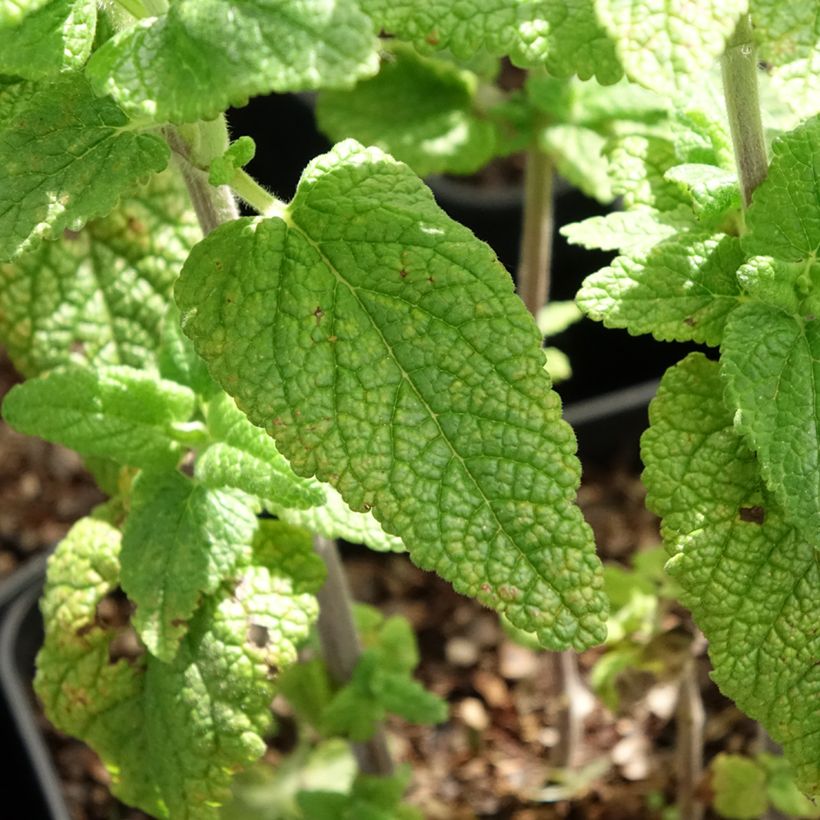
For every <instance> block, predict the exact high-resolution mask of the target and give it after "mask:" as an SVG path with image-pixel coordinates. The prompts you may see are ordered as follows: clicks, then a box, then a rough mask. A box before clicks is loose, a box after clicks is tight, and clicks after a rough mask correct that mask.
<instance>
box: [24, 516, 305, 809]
mask: <svg viewBox="0 0 820 820" xmlns="http://www.w3.org/2000/svg"><path fill="white" fill-rule="evenodd" d="M79 526H80V525H78V527H79ZM87 526H88V525H85V524H84V525H83V527H87ZM95 526H97V527H98V528H99V525H95ZM76 530H77V527H75V530H74V531H72V534H71V536H70V537H69V539H66V540H65V541H63V542H62V544H61V546H60V547H59V548H58V550H57V552H56V553H55V556H54V558H53V559H52V568H51V570H50V572H49V578H48V581H47V586H46V593H45V597H44V603H43V611H44V615H45V619H46V641H45V645H44V648H43V650H42V651H41V653H40V655H39V658H38V668H39V670H38V674H37V679H36V682H35V685H36V688H37V692H38V694H39V695H40V697H41V698H42V700H43V702H44V703H45V705H46V710H47V713H48V716H49V718H50V719H51V720H52V721H53V722H54V724H55V725H56V726H58V727H60V728H61V729H62V730H64V731H67V732H70V733H71V734H74V735H77V736H79V737H81V738H82V739H84V740H85V741H86V742H88V743H89V744H90V745H91V746H92V747H93V748H94V749H95V750H96V751H97V752H98V754H100V756H101V757H102V759H103V761H104V762H105V764H106V766H107V767H108V768H109V770H110V771H111V773H112V777H113V789H114V791H115V793H116V794H117V795H118V796H119V797H120V798H121V799H123V800H124V801H125V802H127V803H130V804H132V805H136V806H138V807H140V808H142V809H144V810H145V811H147V812H150V813H151V814H153V815H155V816H157V817H171V818H177V817H180V818H188V819H189V820H200V818H202V820H205V819H206V818H207V820H216V818H218V817H219V809H218V804H219V803H220V802H221V801H223V800H224V799H226V798H227V797H228V795H229V793H230V781H231V777H232V773H233V772H235V771H237V770H238V769H240V768H242V767H243V766H245V765H247V764H248V763H250V762H252V761H253V760H255V759H256V758H257V757H258V756H259V755H260V754H261V753H262V752H263V751H264V748H265V744H264V741H263V740H262V737H261V736H260V735H261V733H262V732H264V731H265V730H266V729H267V726H268V723H269V720H270V711H269V704H270V700H271V698H272V695H273V691H272V683H271V680H270V666H269V664H270V663H277V664H279V663H282V664H284V663H286V662H288V661H289V660H292V659H293V658H295V655H296V649H295V645H294V644H295V642H298V641H301V640H302V639H304V638H305V637H306V636H307V632H308V628H309V625H310V623H311V621H312V620H314V619H315V617H316V614H317V610H316V604H315V599H313V598H312V597H311V596H305V595H294V594H293V593H292V590H290V587H289V583H288V581H287V579H285V578H283V577H279V576H274V575H271V574H270V573H269V572H268V570H266V569H261V568H255V569H253V570H250V571H249V572H248V573H247V574H246V576H245V577H244V578H243V579H242V581H241V582H240V584H239V585H238V586H237V587H236V590H235V591H234V594H233V595H232V596H229V597H226V598H224V599H223V600H221V601H217V600H214V599H212V600H210V601H208V602H207V603H206V605H205V606H203V607H202V608H201V609H200V611H199V612H198V613H197V615H196V616H195V618H194V620H193V621H192V623H191V628H190V630H189V633H188V635H187V636H186V638H185V639H184V640H183V642H182V644H181V646H180V650H179V652H178V653H177V656H176V658H175V659H174V661H173V663H170V664H166V663H163V662H162V661H159V660H157V659H156V658H152V657H150V656H145V655H143V656H139V657H137V658H133V659H131V660H130V662H129V661H125V660H119V661H116V662H112V661H111V659H110V657H109V653H110V652H111V651H112V647H113V643H112V642H113V641H115V640H116V632H115V631H114V630H113V629H105V628H103V627H101V626H100V622H99V620H98V619H97V613H96V605H97V603H98V601H99V600H101V599H102V597H103V596H104V595H105V594H106V593H107V592H110V591H111V590H113V589H114V588H115V586H116V584H117V580H118V578H117V553H118V551H119V540H118V538H117V533H116V531H115V530H112V529H111V528H109V529H107V530H105V531H100V532H97V533H96V534H94V533H92V535H93V536H94V540H92V539H91V538H89V537H88V530H87V529H84V530H82V531H79V532H75V531H76ZM86 555H87V556H88V557H87V558H86V557H84V556H86ZM78 570H79V571H84V573H85V574H84V576H80V575H79V573H78ZM80 577H82V578H83V580H87V581H88V582H89V583H88V584H85V583H82V584H78V583H77V582H78V579H79V578H80ZM60 617H62V618H63V621H60V620H59V618H60ZM55 618H57V619H58V620H54V619H55ZM68 625H70V627H71V628H69V629H63V628H60V627H64V626H68ZM252 627H257V628H261V629H264V630H266V631H267V632H266V634H267V635H268V638H269V641H268V646H267V647H259V646H257V645H254V644H252V643H250V642H249V640H248V632H249V629H251V628H252Z"/></svg>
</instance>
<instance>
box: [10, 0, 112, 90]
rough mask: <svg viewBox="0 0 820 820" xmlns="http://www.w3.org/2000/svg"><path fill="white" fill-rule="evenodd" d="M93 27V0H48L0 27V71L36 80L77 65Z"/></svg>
mask: <svg viewBox="0 0 820 820" xmlns="http://www.w3.org/2000/svg"><path fill="white" fill-rule="evenodd" d="M96 27H97V3H96V0H50V2H49V3H47V4H46V5H44V6H43V7H42V8H39V9H37V10H36V11H35V12H34V13H32V14H30V15H28V16H27V17H26V18H25V19H24V20H23V21H22V22H21V23H20V24H19V25H17V26H14V27H9V28H7V27H0V73H3V74H12V75H16V76H18V77H25V78H26V79H30V80H36V79H39V78H41V77H47V76H49V75H51V74H57V73H58V72H60V71H68V70H70V69H78V68H81V67H82V65H83V63H85V61H86V60H87V59H88V55H89V54H91V45H92V43H93V42H94V33H95V31H96Z"/></svg>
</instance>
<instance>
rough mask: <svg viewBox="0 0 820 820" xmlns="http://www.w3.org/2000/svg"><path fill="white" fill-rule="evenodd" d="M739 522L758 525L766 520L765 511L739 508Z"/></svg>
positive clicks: (753, 508) (754, 508) (756, 508)
mask: <svg viewBox="0 0 820 820" xmlns="http://www.w3.org/2000/svg"><path fill="white" fill-rule="evenodd" d="M740 520H741V521H748V522H749V523H750V524H758V525H760V524H762V523H763V522H764V521H765V520H766V511H765V510H764V509H763V507H741V508H740Z"/></svg>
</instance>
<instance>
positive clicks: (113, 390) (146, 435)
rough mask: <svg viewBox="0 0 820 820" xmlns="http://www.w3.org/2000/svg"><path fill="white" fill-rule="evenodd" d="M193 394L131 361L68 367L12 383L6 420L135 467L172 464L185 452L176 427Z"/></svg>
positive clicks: (184, 418)
mask: <svg viewBox="0 0 820 820" xmlns="http://www.w3.org/2000/svg"><path fill="white" fill-rule="evenodd" d="M194 401H195V397H194V394H193V393H192V392H191V391H190V390H188V389H187V388H185V387H182V386H181V385H178V384H175V383H174V382H169V381H165V380H163V379H158V378H157V377H156V376H153V375H152V374H150V373H145V372H143V371H140V370H134V369H132V368H130V367H101V368H99V369H98V370H88V369H86V368H82V367H65V368H60V369H58V370H52V371H50V372H49V373H46V374H45V375H44V376H40V377H39V378H36V379H29V380H28V381H27V382H24V383H23V384H18V385H16V386H15V387H13V388H12V389H11V390H10V391H9V393H8V394H7V396H6V399H5V401H4V402H3V415H4V417H5V419H6V421H7V422H8V423H9V424H10V425H11V426H12V427H14V428H15V429H16V430H18V431H19V432H21V433H26V434H27V435H30V436H41V437H42V438H45V439H47V440H48V441H53V442H56V443H57V444H62V445H64V446H66V447H71V448H73V449H74V450H77V451H78V452H79V453H80V454H82V455H87V456H100V457H102V458H111V459H113V460H114V461H118V462H120V463H121V464H128V465H131V466H132V467H163V466H166V467H173V466H174V465H175V464H176V463H177V461H178V460H179V458H180V456H181V455H182V451H183V448H182V445H181V444H179V443H178V442H177V441H175V440H174V433H175V429H174V428H175V426H176V425H178V424H183V423H184V422H186V421H188V419H189V418H190V416H191V413H192V412H193V409H194Z"/></svg>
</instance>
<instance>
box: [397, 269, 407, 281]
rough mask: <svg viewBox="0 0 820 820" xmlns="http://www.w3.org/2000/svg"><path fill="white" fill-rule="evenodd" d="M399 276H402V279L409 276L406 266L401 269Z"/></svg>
mask: <svg viewBox="0 0 820 820" xmlns="http://www.w3.org/2000/svg"><path fill="white" fill-rule="evenodd" d="M399 276H401V278H402V279H406V278H407V271H406V270H405V269H404V268H402V269H401V270H400V271H399Z"/></svg>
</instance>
